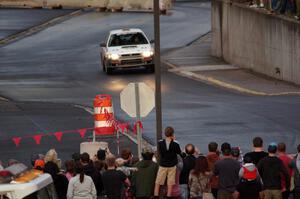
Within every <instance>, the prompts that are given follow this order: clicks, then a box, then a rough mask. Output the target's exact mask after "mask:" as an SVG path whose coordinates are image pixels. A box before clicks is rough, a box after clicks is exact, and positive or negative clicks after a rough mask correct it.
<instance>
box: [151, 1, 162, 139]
mask: <svg viewBox="0 0 300 199" xmlns="http://www.w3.org/2000/svg"><path fill="white" fill-rule="evenodd" d="M159 1H160V0H153V10H154V47H155V48H154V50H155V54H154V64H155V110H156V141H157V143H158V141H159V140H160V139H162V134H161V132H162V113H161V67H160V22H159V15H160V8H159Z"/></svg>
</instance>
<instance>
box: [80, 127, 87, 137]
mask: <svg viewBox="0 0 300 199" xmlns="http://www.w3.org/2000/svg"><path fill="white" fill-rule="evenodd" d="M78 132H79V134H80V137H81V138H84V136H85V134H86V129H79V130H78Z"/></svg>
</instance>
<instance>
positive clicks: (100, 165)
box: [94, 160, 105, 171]
mask: <svg viewBox="0 0 300 199" xmlns="http://www.w3.org/2000/svg"><path fill="white" fill-rule="evenodd" d="M94 167H95V169H96V170H97V171H102V169H103V168H104V167H105V165H104V162H103V161H99V160H96V161H94Z"/></svg>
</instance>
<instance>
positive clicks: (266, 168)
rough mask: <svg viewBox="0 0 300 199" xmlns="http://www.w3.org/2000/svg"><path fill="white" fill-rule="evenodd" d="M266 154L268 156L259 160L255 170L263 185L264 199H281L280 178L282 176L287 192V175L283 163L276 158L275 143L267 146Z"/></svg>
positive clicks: (288, 186)
mask: <svg viewBox="0 0 300 199" xmlns="http://www.w3.org/2000/svg"><path fill="white" fill-rule="evenodd" d="M268 152H269V155H268V156H267V157H265V158H263V159H261V160H260V161H259V162H258V164H257V169H258V171H259V174H260V176H261V178H262V181H263V185H264V195H265V199H281V198H282V195H281V176H284V180H285V185H286V190H289V189H290V179H289V174H288V171H287V169H286V168H285V166H284V165H283V162H282V161H281V160H280V159H279V158H278V157H276V153H277V144H276V143H271V144H270V145H269V147H268Z"/></svg>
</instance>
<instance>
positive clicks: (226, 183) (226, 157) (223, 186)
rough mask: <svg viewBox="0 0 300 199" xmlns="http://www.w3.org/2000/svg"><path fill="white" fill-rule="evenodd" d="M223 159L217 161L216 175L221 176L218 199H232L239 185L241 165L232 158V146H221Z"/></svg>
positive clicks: (225, 144) (224, 144) (227, 144)
mask: <svg viewBox="0 0 300 199" xmlns="http://www.w3.org/2000/svg"><path fill="white" fill-rule="evenodd" d="M221 151H222V154H223V157H222V159H221V160H219V161H217V162H216V164H215V168H214V175H215V176H219V189H218V196H217V198H218V199H232V198H233V193H234V192H235V191H236V186H237V185H238V184H239V171H240V163H239V162H238V161H237V160H235V159H233V158H232V156H231V145H230V144H229V143H226V142H225V143H223V144H222V145H221Z"/></svg>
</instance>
